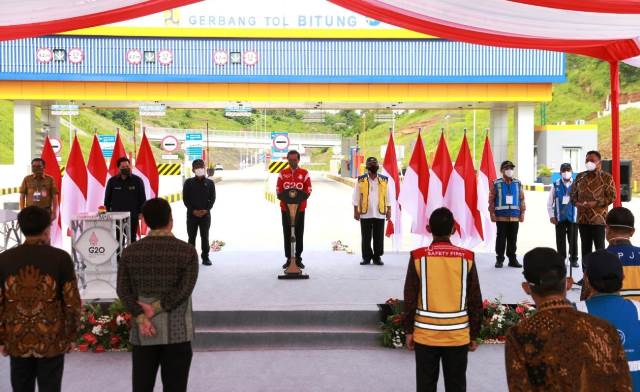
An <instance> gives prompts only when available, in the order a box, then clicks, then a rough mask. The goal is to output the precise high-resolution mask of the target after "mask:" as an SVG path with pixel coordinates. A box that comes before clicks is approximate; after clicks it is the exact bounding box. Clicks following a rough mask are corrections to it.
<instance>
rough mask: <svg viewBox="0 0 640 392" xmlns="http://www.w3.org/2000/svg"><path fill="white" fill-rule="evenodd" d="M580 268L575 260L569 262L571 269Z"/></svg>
mask: <svg viewBox="0 0 640 392" xmlns="http://www.w3.org/2000/svg"><path fill="white" fill-rule="evenodd" d="M579 267H580V266H579V265H578V261H577V260H572V261H571V268H579Z"/></svg>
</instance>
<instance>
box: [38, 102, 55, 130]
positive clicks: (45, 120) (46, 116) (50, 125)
mask: <svg viewBox="0 0 640 392" xmlns="http://www.w3.org/2000/svg"><path fill="white" fill-rule="evenodd" d="M40 108H41V111H40V121H41V122H42V128H43V129H44V130H45V131H48V134H49V137H55V138H58V139H60V116H54V115H52V114H51V104H50V103H46V104H45V103H43V104H42V105H41V106H40Z"/></svg>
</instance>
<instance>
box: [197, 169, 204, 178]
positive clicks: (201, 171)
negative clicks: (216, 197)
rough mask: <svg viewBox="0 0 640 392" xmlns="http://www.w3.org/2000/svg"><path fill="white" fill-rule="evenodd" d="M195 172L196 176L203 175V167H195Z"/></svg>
mask: <svg viewBox="0 0 640 392" xmlns="http://www.w3.org/2000/svg"><path fill="white" fill-rule="evenodd" d="M195 173H196V176H198V177H204V174H205V171H204V169H203V168H200V169H196V170H195Z"/></svg>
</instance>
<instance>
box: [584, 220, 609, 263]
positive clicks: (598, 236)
mask: <svg viewBox="0 0 640 392" xmlns="http://www.w3.org/2000/svg"><path fill="white" fill-rule="evenodd" d="M578 230H580V244H581V247H582V269H583V270H584V269H585V265H584V258H585V257H587V256H588V255H589V254H591V253H592V252H593V247H594V246H595V248H596V250H600V249H604V237H605V236H604V225H585V224H579V225H578Z"/></svg>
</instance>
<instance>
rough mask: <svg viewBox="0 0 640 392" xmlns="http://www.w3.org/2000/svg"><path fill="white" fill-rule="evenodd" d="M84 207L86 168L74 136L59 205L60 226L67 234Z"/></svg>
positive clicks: (83, 210)
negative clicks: (75, 216)
mask: <svg viewBox="0 0 640 392" xmlns="http://www.w3.org/2000/svg"><path fill="white" fill-rule="evenodd" d="M86 205H87V167H86V166H85V163H84V157H83V156H82V150H81V149H80V143H78V137H77V136H75V137H74V138H73V144H72V145H71V152H69V158H68V159H67V166H66V168H65V175H64V177H63V178H62V201H61V203H60V209H61V214H62V225H63V226H64V227H66V228H67V233H68V234H70V231H69V227H70V226H71V219H72V218H73V216H74V215H77V214H79V213H81V212H85V211H86V208H85V207H86Z"/></svg>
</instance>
